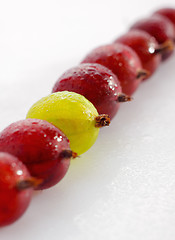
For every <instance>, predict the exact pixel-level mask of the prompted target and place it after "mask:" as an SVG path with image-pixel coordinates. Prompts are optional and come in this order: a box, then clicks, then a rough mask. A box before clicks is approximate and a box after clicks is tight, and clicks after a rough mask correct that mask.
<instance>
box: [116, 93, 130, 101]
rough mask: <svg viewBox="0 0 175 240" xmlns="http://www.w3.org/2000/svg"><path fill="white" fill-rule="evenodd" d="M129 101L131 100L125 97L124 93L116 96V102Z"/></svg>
mask: <svg viewBox="0 0 175 240" xmlns="http://www.w3.org/2000/svg"><path fill="white" fill-rule="evenodd" d="M131 100H133V98H132V97H130V96H128V95H126V94H125V93H119V94H118V98H117V102H129V101H131Z"/></svg>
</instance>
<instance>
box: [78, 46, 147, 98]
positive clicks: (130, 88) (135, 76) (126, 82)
mask: <svg viewBox="0 0 175 240" xmlns="http://www.w3.org/2000/svg"><path fill="white" fill-rule="evenodd" d="M82 63H99V64H102V65H104V66H105V67H107V68H109V69H110V70H112V72H113V73H114V74H116V76H117V77H118V79H119V81H120V84H121V86H122V91H123V93H125V94H128V95H131V94H132V93H133V92H134V91H135V90H136V89H137V87H138V86H139V84H140V82H141V80H142V78H143V76H144V77H145V74H146V73H145V71H143V70H142V64H141V62H140V59H139V57H138V56H137V54H136V53H135V52H134V51H133V50H132V49H131V48H130V47H128V46H126V45H123V44H120V43H116V44H110V45H105V46H101V47H98V48H96V49H94V50H93V51H92V52H90V53H89V54H88V55H87V56H86V57H85V59H84V60H83V61H82Z"/></svg>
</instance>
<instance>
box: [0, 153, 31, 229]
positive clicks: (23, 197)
mask: <svg viewBox="0 0 175 240" xmlns="http://www.w3.org/2000/svg"><path fill="white" fill-rule="evenodd" d="M30 178H31V176H30V174H29V172H28V170H27V168H26V167H25V166H24V164H23V163H22V162H21V161H19V160H18V158H16V157H14V156H12V155H11V154H8V153H4V152H1V153H0V227H2V226H5V225H8V224H11V223H13V222H14V221H16V220H17V219H18V218H19V217H21V216H22V215H23V213H24V212H25V211H26V209H27V207H28V205H29V203H30V200H31V195H32V188H31V187H30V186H29V185H28V186H27V187H24V185H26V184H25V183H26V181H29V180H30ZM21 186H23V187H21Z"/></svg>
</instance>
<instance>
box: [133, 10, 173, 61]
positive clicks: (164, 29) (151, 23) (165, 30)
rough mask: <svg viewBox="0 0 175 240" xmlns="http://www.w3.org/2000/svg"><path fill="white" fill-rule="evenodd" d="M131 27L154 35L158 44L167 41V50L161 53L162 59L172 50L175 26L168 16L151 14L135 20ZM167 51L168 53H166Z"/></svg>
mask: <svg viewBox="0 0 175 240" xmlns="http://www.w3.org/2000/svg"><path fill="white" fill-rule="evenodd" d="M131 29H139V30H143V31H145V32H148V33H149V34H150V35H152V36H153V37H155V39H156V40H157V42H158V43H159V44H161V43H165V42H166V43H167V46H166V48H167V51H166V52H165V53H163V54H162V57H163V59H166V58H167V57H168V56H170V54H171V53H172V51H173V48H174V44H173V42H174V40H175V28H174V25H173V24H172V23H171V21H169V20H168V18H166V17H164V16H161V15H158V14H157V15H153V16H151V17H149V18H145V19H142V20H139V21H137V22H136V23H135V24H134V25H133V26H132V27H131ZM168 51H169V53H167V52H168Z"/></svg>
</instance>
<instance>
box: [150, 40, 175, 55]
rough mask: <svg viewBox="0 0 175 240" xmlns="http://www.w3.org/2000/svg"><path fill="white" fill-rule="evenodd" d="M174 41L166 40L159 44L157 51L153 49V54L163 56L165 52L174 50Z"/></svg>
mask: <svg viewBox="0 0 175 240" xmlns="http://www.w3.org/2000/svg"><path fill="white" fill-rule="evenodd" d="M174 42H175V40H174V41H172V40H167V41H165V42H164V43H162V44H160V45H159V47H158V48H157V49H155V51H154V54H163V53H166V52H171V51H173V50H174Z"/></svg>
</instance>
